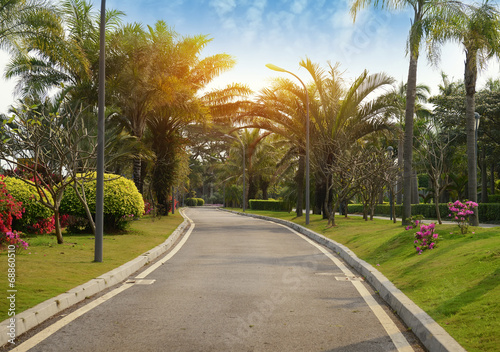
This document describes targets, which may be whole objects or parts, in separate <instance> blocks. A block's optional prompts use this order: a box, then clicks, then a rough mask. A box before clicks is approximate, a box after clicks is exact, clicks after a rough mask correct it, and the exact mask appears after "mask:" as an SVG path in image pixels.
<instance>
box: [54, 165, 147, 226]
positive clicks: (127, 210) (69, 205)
mask: <svg viewBox="0 0 500 352" xmlns="http://www.w3.org/2000/svg"><path fill="white" fill-rule="evenodd" d="M84 187H85V196H86V198H87V204H88V206H89V209H90V211H91V212H92V214H95V208H96V203H95V198H96V180H95V179H94V180H91V181H88V182H85V186H84ZM61 213H64V214H69V215H74V216H78V217H82V218H86V217H87V216H86V214H85V209H84V208H83V206H82V204H81V203H80V200H79V199H78V196H77V195H76V193H75V190H74V189H73V188H72V187H67V188H66V189H65V191H64V197H63V200H62V202H61ZM143 213H144V200H143V199H142V196H141V194H140V193H139V191H138V190H137V188H136V187H135V184H134V182H133V181H131V180H128V179H126V178H124V177H122V176H117V175H113V174H104V227H105V228H106V230H120V229H122V228H123V227H124V225H125V223H126V220H128V219H131V218H139V217H140V216H141V215H142V214H143Z"/></svg>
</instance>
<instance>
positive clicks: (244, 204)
mask: <svg viewBox="0 0 500 352" xmlns="http://www.w3.org/2000/svg"><path fill="white" fill-rule="evenodd" d="M240 143H241V148H242V149H243V212H245V209H246V201H245V198H246V197H245V194H246V184H245V179H246V173H245V169H246V166H245V159H246V156H247V154H246V152H245V144H243V142H242V141H240Z"/></svg>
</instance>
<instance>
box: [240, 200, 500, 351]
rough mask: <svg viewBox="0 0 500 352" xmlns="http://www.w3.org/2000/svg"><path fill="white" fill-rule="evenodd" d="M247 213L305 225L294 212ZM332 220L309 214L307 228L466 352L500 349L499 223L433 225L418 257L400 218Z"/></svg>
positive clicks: (411, 237) (303, 220)
mask: <svg viewBox="0 0 500 352" xmlns="http://www.w3.org/2000/svg"><path fill="white" fill-rule="evenodd" d="M235 210H237V209H235ZM248 212H251V213H256V214H260V215H265V216H271V217H277V218H282V219H285V220H289V221H294V222H296V223H298V224H301V225H305V219H304V217H301V218H295V214H294V213H286V212H266V211H248ZM336 222H337V226H336V227H333V228H331V227H330V228H328V227H327V222H326V221H325V220H322V219H321V218H320V217H319V216H316V215H312V216H311V221H310V225H309V226H308V227H309V228H311V229H312V230H314V231H316V232H318V233H320V234H322V235H324V236H326V237H328V238H331V239H333V240H334V241H337V242H339V243H341V244H344V245H346V246H347V247H349V248H350V249H351V250H352V251H354V253H356V255H357V256H358V257H359V258H361V259H363V260H365V261H367V262H368V263H370V264H371V265H373V266H374V267H375V268H377V269H378V270H379V271H380V272H382V273H383V274H384V275H385V276H386V277H387V278H388V279H389V280H390V281H391V282H393V283H394V284H395V285H396V286H397V287H398V288H399V289H400V290H402V291H403V292H404V293H405V294H406V295H407V296H408V297H409V298H410V299H412V300H413V301H414V302H415V303H416V304H417V305H418V306H420V307H421V308H422V309H424V310H425V311H426V312H427V313H428V314H429V315H430V316H431V317H432V318H434V319H435V320H436V321H437V322H438V323H439V324H440V325H441V326H442V327H443V328H444V329H446V331H448V333H449V334H450V335H451V336H453V337H454V338H455V339H456V340H457V341H458V342H459V343H460V344H461V345H462V346H463V347H464V348H465V349H467V350H468V351H469V352H473V351H476V352H486V351H491V352H493V351H500V347H499V346H500V303H499V302H500V285H499V284H500V227H496V228H473V227H470V231H469V233H468V234H466V235H461V234H460V230H459V228H458V226H456V225H437V232H438V233H439V239H438V244H437V248H435V249H433V250H427V251H424V252H423V253H422V254H421V255H418V254H416V252H415V249H414V244H413V240H414V238H413V235H414V233H415V230H413V231H405V230H404V228H403V227H402V226H401V223H400V222H399V223H398V224H393V223H392V222H390V221H389V220H378V219H375V220H373V221H364V220H363V219H362V218H361V217H357V216H350V217H348V218H344V217H342V216H337V217H336ZM425 222H426V223H428V222H431V221H429V220H427V221H425ZM472 232H474V233H472Z"/></svg>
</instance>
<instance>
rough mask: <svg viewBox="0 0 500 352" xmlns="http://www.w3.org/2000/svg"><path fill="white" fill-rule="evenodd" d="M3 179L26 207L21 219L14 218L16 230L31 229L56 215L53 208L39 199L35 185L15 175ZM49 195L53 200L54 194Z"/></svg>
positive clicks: (13, 194)
mask: <svg viewBox="0 0 500 352" xmlns="http://www.w3.org/2000/svg"><path fill="white" fill-rule="evenodd" d="M3 181H4V183H5V186H6V187H7V191H8V192H9V193H10V194H11V195H12V197H14V198H15V199H16V200H17V201H19V202H22V203H23V207H24V213H23V217H22V218H21V219H14V221H13V228H14V229H15V230H19V231H26V230H29V229H30V227H31V226H33V225H35V224H36V223H37V222H38V221H39V220H42V219H49V218H51V217H52V216H53V215H54V212H53V211H52V210H50V209H49V208H47V207H46V206H44V205H43V204H42V203H40V202H39V201H38V200H37V198H38V196H37V190H36V187H35V186H31V185H29V184H27V183H26V182H24V181H22V180H20V179H18V178H14V177H5V179H4V180H3ZM47 197H49V199H51V202H52V196H51V195H50V194H48V193H47Z"/></svg>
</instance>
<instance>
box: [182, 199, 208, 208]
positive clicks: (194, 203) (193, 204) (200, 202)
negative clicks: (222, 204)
mask: <svg viewBox="0 0 500 352" xmlns="http://www.w3.org/2000/svg"><path fill="white" fill-rule="evenodd" d="M185 203H186V205H187V206H188V207H196V206H200V207H201V206H202V205H205V201H204V200H203V199H202V198H186V200H185Z"/></svg>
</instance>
